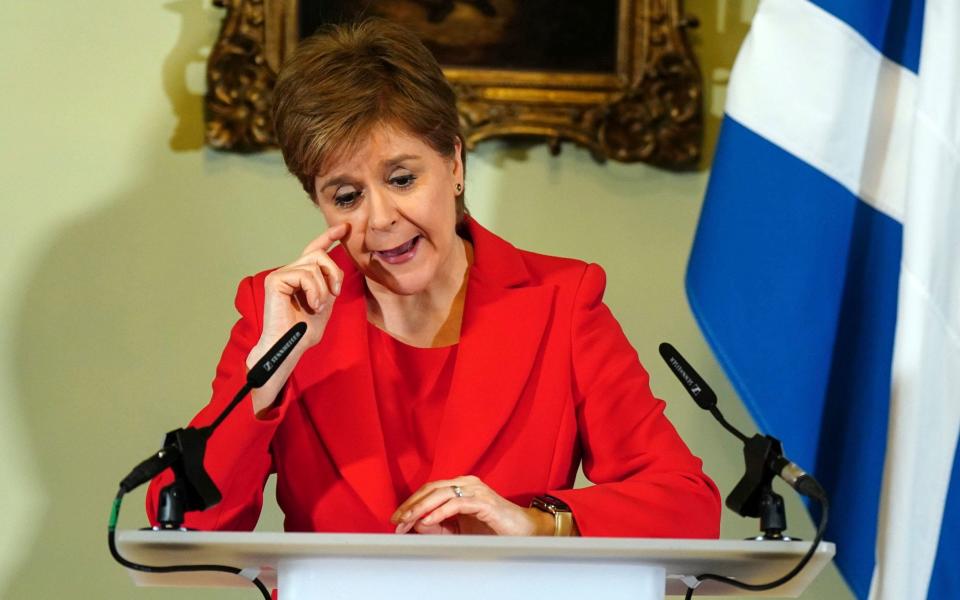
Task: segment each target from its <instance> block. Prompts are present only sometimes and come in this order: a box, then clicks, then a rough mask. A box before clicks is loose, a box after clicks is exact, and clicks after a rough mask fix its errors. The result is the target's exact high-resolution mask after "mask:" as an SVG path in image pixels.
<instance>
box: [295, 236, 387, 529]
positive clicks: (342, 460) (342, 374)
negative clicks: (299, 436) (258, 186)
mask: <svg viewBox="0 0 960 600" xmlns="http://www.w3.org/2000/svg"><path fill="white" fill-rule="evenodd" d="M330 254H331V257H332V258H333V259H334V260H335V261H336V262H337V263H338V265H339V266H340V268H341V269H343V271H344V280H343V285H342V289H341V292H340V297H339V298H337V300H336V305H335V307H334V310H333V314H332V315H331V317H330V321H329V322H328V323H327V329H326V331H325V332H324V334H323V341H322V342H321V343H320V344H317V346H315V347H314V348H311V349H310V350H309V351H308V352H307V353H305V354H304V356H303V357H302V358H301V365H302V366H301V365H298V367H297V371H296V373H297V375H296V385H297V388H298V389H299V391H300V393H301V394H302V396H303V398H304V400H303V401H304V407H305V410H306V413H307V416H308V418H309V420H310V421H311V423H312V425H313V427H314V429H315V430H316V431H317V433H318V436H319V438H320V440H321V444H323V445H324V446H325V447H326V449H327V451H328V452H329V453H330V455H331V457H332V458H333V460H334V463H335V464H336V466H337V469H338V471H339V472H340V475H341V476H342V477H343V478H344V480H346V482H347V483H348V484H349V485H350V486H351V487H352V488H353V489H354V491H355V492H356V494H357V496H359V497H360V499H362V500H363V502H364V503H365V504H366V505H367V507H368V508H369V509H370V511H371V512H372V513H373V515H374V516H375V517H376V518H377V519H378V520H380V519H381V518H382V516H383V515H389V514H391V513H393V511H394V510H395V509H396V507H397V505H398V504H399V502H398V499H397V498H396V493H395V492H394V489H393V484H392V479H391V477H390V469H389V467H388V466H387V462H386V449H385V446H384V441H383V430H382V428H381V427H380V413H379V410H378V409H377V401H376V397H375V396H374V389H373V378H372V372H371V367H370V354H369V346H368V343H367V310H366V301H365V299H364V283H363V276H362V275H361V274H360V272H359V271H358V270H357V269H356V267H354V265H353V264H352V262H351V261H350V259H349V258H348V257H347V256H346V252H344V251H343V249H342V248H340V247H338V248H335V249H334V250H333V251H332V252H331V253H330ZM315 386H317V387H318V393H313V394H311V393H310V388H313V387H315ZM320 390H322V391H320ZM303 475H304V476H305V477H308V478H309V477H310V474H309V473H305V474H303Z"/></svg>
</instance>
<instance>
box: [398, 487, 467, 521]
mask: <svg viewBox="0 0 960 600" xmlns="http://www.w3.org/2000/svg"><path fill="white" fill-rule="evenodd" d="M463 479H464V478H462V477H458V478H457V479H441V480H438V481H431V482H429V483H425V484H423V485H422V486H420V489H418V490H417V491H415V492H414V493H413V494H411V495H410V497H409V498H407V499H406V500H404V501H403V503H401V504H400V506H398V507H397V510H396V511H394V513H393V516H391V517H390V521H391V522H392V523H399V522H400V521H406V520H408V519H406V518H404V515H405V514H407V513H409V512H410V509H411V508H412V507H413V506H414V505H415V504H416V503H417V502H420V501H421V500H422V499H423V498H425V497H426V496H427V495H428V494H431V493H433V492H434V491H435V490H438V489H444V488H445V489H447V490H449V491H451V492H452V491H453V486H455V485H461V483H462V484H464V485H465V484H466V481H462V480H463Z"/></svg>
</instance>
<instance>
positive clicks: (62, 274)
mask: <svg viewBox="0 0 960 600" xmlns="http://www.w3.org/2000/svg"><path fill="white" fill-rule="evenodd" d="M166 8H168V9H169V10H173V11H176V12H178V13H180V14H181V15H182V17H183V30H182V31H181V34H180V36H179V38H178V40H177V44H178V45H177V47H176V48H174V49H173V50H172V51H171V53H170V55H169V56H168V57H167V59H166V60H165V62H164V66H163V80H164V89H165V91H166V93H167V95H168V97H169V98H170V101H171V104H172V105H173V107H174V110H175V111H176V112H177V115H178V117H179V122H178V125H177V129H176V131H175V133H174V134H173V137H172V138H171V140H170V147H171V148H172V149H173V150H176V151H182V150H189V149H195V148H199V147H200V142H201V141H202V121H201V117H200V103H199V96H197V95H195V94H191V93H190V92H189V90H188V89H187V86H186V84H185V83H184V80H183V73H184V70H185V69H186V68H187V66H188V65H189V64H191V63H192V62H195V61H196V60H200V59H199V58H198V57H199V56H200V54H199V52H200V51H199V48H200V46H201V45H202V43H209V40H210V39H212V38H213V35H212V34H211V33H210V31H209V28H210V23H211V21H210V13H209V12H207V11H206V10H205V9H203V3H202V2H201V1H199V0H197V1H186V0H180V1H176V2H171V3H168V4H167V5H166ZM214 14H216V13H214ZM217 18H219V17H217ZM150 129H151V128H148V129H145V130H144V131H145V132H146V131H150ZM161 135H162V134H161ZM140 147H141V148H142V149H143V152H144V153H143V155H142V156H136V157H130V159H129V160H128V161H127V162H126V164H123V165H115V166H114V167H115V168H118V169H127V170H132V171H134V173H132V174H129V175H124V176H122V177H117V178H116V179H117V180H118V181H123V182H131V183H128V184H126V187H125V189H123V190H122V191H120V192H117V193H115V194H114V195H112V196H111V197H110V198H107V199H100V198H91V199H90V203H89V205H90V206H95V207H98V208H96V209H93V210H91V211H90V212H87V213H85V214H84V215H83V216H82V217H81V218H79V219H76V220H74V221H72V222H69V223H68V224H66V225H64V226H63V227H62V229H60V230H59V231H57V232H56V233H55V234H53V235H52V236H51V237H50V243H49V247H48V248H46V249H45V251H44V252H42V253H38V256H39V258H38V262H37V265H36V266H35V268H34V269H33V272H32V278H31V280H30V281H29V283H28V285H27V286H26V288H25V289H24V290H22V294H23V295H22V298H21V299H20V306H21V309H20V311H19V316H18V318H17V320H16V323H15V324H14V327H15V328H16V329H15V333H14V340H15V344H16V346H15V347H16V348H17V363H16V364H15V365H14V369H15V372H16V373H17V377H18V379H17V381H16V385H17V388H18V392H19V393H18V394H17V397H19V398H20V400H21V402H22V406H21V407H20V409H21V414H22V415H23V416H24V424H25V427H26V428H27V431H26V432H25V434H26V435H25V437H27V439H30V440H32V442H33V448H32V451H33V453H34V455H35V463H36V465H37V468H38V472H37V473H36V474H35V476H36V477H37V479H39V480H40V484H41V486H42V489H44V490H45V491H46V493H47V495H48V498H49V502H48V507H47V511H46V513H45V514H44V515H43V518H42V519H41V520H40V521H41V523H42V526H41V530H40V531H39V532H38V533H37V535H36V537H35V538H34V544H33V545H32V547H29V548H23V549H22V553H23V556H24V558H23V560H22V562H21V564H22V567H21V569H20V571H19V572H18V573H16V574H15V576H14V577H12V579H11V580H10V582H9V587H7V589H2V588H0V597H2V598H31V599H32V598H62V597H76V598H95V597H103V598H120V597H136V598H138V599H149V598H173V597H180V594H179V593H178V592H176V591H175V590H173V589H144V590H138V589H135V588H134V587H133V585H132V583H131V582H130V580H129V578H128V576H127V575H126V573H125V572H124V569H122V568H121V567H120V566H119V565H116V564H115V563H113V561H112V559H111V558H110V555H109V553H108V551H107V547H106V524H107V518H108V515H109V512H110V505H111V502H112V499H113V496H114V494H115V493H116V489H117V484H118V482H119V480H120V478H121V477H123V476H124V475H125V474H126V473H127V472H128V471H129V469H130V468H131V467H132V466H133V465H134V464H135V463H136V462H138V461H139V460H140V459H142V458H145V457H146V456H147V455H148V454H150V453H151V452H154V451H155V450H156V449H157V448H158V447H159V444H160V442H161V441H162V438H163V434H164V432H166V431H168V430H170V429H174V428H176V427H179V426H182V425H183V424H185V423H186V421H187V420H188V419H189V417H190V416H192V414H193V413H194V412H196V410H197V409H198V408H199V407H200V406H202V405H203V404H205V403H206V402H207V400H208V398H209V389H210V388H209V382H210V380H211V378H212V375H213V367H214V365H215V364H216V360H217V358H218V356H219V353H220V351H221V348H222V345H223V343H224V341H225V340H226V338H227V333H228V330H229V327H230V326H231V325H232V324H233V321H234V320H235V319H236V316H235V313H234V311H233V309H232V299H233V293H234V291H235V289H236V284H237V281H239V279H240V277H241V276H243V275H245V274H247V273H248V272H251V271H254V270H258V269H260V268H264V267H267V266H269V265H271V264H279V263H281V262H285V259H286V258H287V257H288V256H290V255H294V256H295V255H296V253H299V251H300V249H301V247H302V244H301V243H300V242H299V240H309V239H311V238H312V237H314V236H315V235H317V232H318V231H319V230H322V228H323V227H324V224H323V220H322V218H321V217H320V216H319V215H318V214H316V213H315V212H313V211H312V210H311V207H310V204H309V202H308V201H307V200H306V199H305V198H304V196H303V192H302V190H300V189H299V187H298V185H297V183H296V181H295V180H293V178H291V177H289V176H288V175H286V172H285V169H284V168H283V164H282V161H281V159H280V157H279V155H277V154H269V155H264V156H258V157H250V156H247V157H243V158H240V157H236V156H225V155H219V154H216V153H214V152H211V151H204V152H189V153H179V154H174V153H171V152H170V151H169V150H168V149H166V148H165V147H164V140H163V139H153V140H150V139H145V140H143V143H142V145H141V146H140ZM77 150H78V151H80V150H79V149H77ZM137 172H140V173H141V174H140V176H139V177H138V176H137V174H136V173H137ZM278 196H282V199H281V198H280V197H278ZM265 213H266V214H268V215H270V216H271V217H272V218H264V215H265ZM308 213H309V216H306V215H307V214H308ZM14 493H16V492H15V491H14ZM273 521H276V519H273ZM145 524H146V519H145V516H144V511H143V492H142V491H140V492H139V493H134V494H131V495H130V496H128V497H127V499H126V502H125V504H124V510H123V514H122V515H121V519H120V527H121V528H136V527H140V526H143V525H145ZM271 524H272V525H274V526H275V527H279V524H278V523H271ZM0 585H3V584H2V583H0ZM237 593H238V592H236V591H233V592H231V591H225V590H209V591H193V592H191V597H195V598H227V597H236V594H237ZM240 593H242V592H240Z"/></svg>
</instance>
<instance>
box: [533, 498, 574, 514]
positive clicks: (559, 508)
mask: <svg viewBox="0 0 960 600" xmlns="http://www.w3.org/2000/svg"><path fill="white" fill-rule="evenodd" d="M534 501H539V502H540V503H541V504H542V505H543V508H545V509H547V510H548V511H549V512H570V507H569V506H568V505H567V503H566V502H564V501H563V500H561V499H560V498H557V497H556V496H551V495H549V494H544V495H543V496H537V497H536V498H535V499H534Z"/></svg>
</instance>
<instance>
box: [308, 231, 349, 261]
mask: <svg viewBox="0 0 960 600" xmlns="http://www.w3.org/2000/svg"><path fill="white" fill-rule="evenodd" d="M349 231H350V225H348V224H347V223H340V224H339V225H334V226H333V227H331V228H330V229H327V230H326V231H324V232H323V233H321V234H320V235H318V236H317V237H316V238H315V239H314V240H313V241H311V242H310V243H309V244H307V246H306V248H304V249H303V252H302V253H301V256H302V255H304V254H312V253H314V252H317V251H320V252H328V251H329V250H330V248H332V247H333V245H334V244H335V243H336V242H338V241H339V240H342V239H343V238H344V237H346V235H347V233H349Z"/></svg>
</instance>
